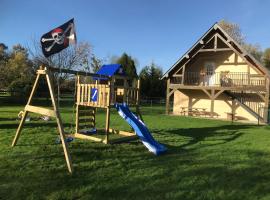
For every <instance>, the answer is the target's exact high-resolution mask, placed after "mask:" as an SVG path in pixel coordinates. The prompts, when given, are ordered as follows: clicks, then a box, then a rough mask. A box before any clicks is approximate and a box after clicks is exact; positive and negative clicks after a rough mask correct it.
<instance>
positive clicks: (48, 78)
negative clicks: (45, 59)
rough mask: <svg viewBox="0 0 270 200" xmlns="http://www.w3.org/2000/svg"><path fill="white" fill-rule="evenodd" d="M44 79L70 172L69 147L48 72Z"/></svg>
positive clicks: (71, 169)
mask: <svg viewBox="0 0 270 200" xmlns="http://www.w3.org/2000/svg"><path fill="white" fill-rule="evenodd" d="M46 79H47V82H48V87H49V91H50V95H51V99H52V105H53V109H54V112H55V115H56V122H57V125H58V131H59V134H60V138H61V142H62V146H63V150H64V154H65V158H66V163H67V167H68V171H69V172H70V173H72V171H73V168H72V163H71V158H70V154H69V149H68V145H67V142H66V138H65V134H64V128H63V123H62V119H61V116H60V113H59V110H58V106H57V104H56V102H55V96H54V88H53V85H52V80H51V74H50V72H47V73H46Z"/></svg>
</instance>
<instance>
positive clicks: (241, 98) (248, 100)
mask: <svg viewBox="0 0 270 200" xmlns="http://www.w3.org/2000/svg"><path fill="white" fill-rule="evenodd" d="M224 93H225V94H227V95H228V96H230V97H231V98H232V99H234V100H235V101H236V102H237V103H238V104H239V105H240V106H241V107H242V108H244V109H245V110H246V111H247V112H249V113H250V114H251V115H252V116H254V117H255V118H257V119H258V120H259V121H261V122H265V120H264V106H263V104H262V101H261V99H260V97H259V96H257V94H256V93H252V92H241V91H225V92H224Z"/></svg>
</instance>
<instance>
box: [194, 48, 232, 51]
mask: <svg viewBox="0 0 270 200" xmlns="http://www.w3.org/2000/svg"><path fill="white" fill-rule="evenodd" d="M212 51H233V50H232V49H230V48H218V49H200V50H199V52H212Z"/></svg>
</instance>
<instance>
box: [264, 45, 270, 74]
mask: <svg viewBox="0 0 270 200" xmlns="http://www.w3.org/2000/svg"><path fill="white" fill-rule="evenodd" d="M263 64H264V66H265V67H266V68H267V69H268V70H270V48H267V49H265V50H264V52H263Z"/></svg>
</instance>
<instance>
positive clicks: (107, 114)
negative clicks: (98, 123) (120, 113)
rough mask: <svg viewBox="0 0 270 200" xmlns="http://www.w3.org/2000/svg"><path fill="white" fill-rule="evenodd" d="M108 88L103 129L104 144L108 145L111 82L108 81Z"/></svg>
mask: <svg viewBox="0 0 270 200" xmlns="http://www.w3.org/2000/svg"><path fill="white" fill-rule="evenodd" d="M108 86H109V94H108V99H107V105H108V106H107V113H106V127H105V132H106V136H105V140H104V143H105V144H108V143H109V131H110V113H111V109H110V108H111V107H110V104H111V98H110V97H111V92H112V90H111V80H109V81H108Z"/></svg>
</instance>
